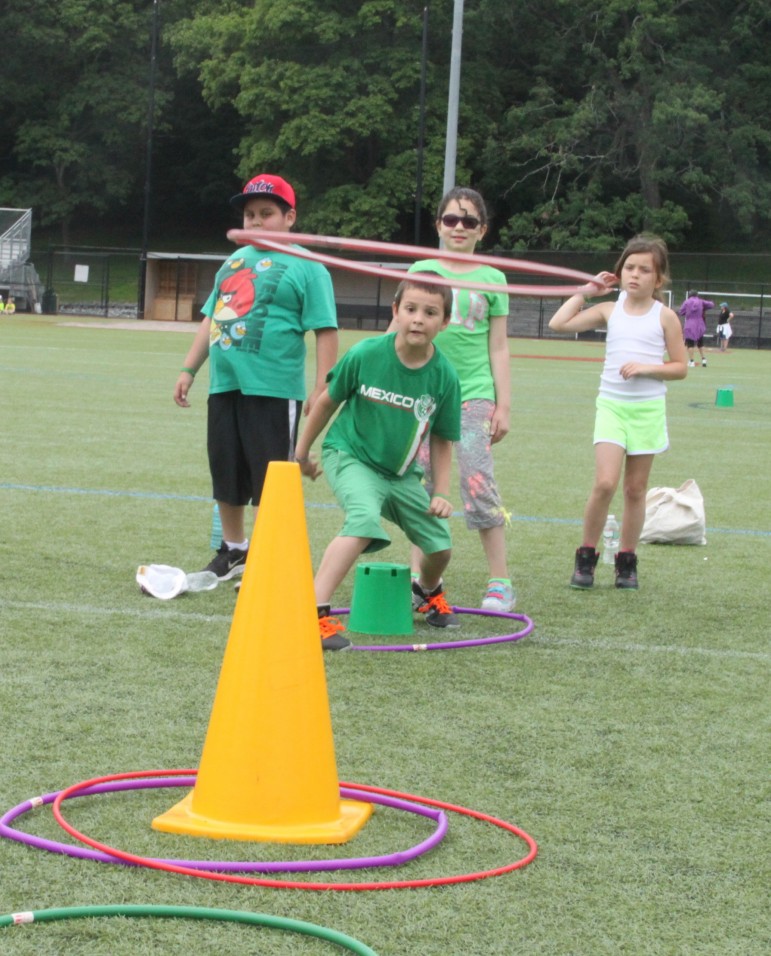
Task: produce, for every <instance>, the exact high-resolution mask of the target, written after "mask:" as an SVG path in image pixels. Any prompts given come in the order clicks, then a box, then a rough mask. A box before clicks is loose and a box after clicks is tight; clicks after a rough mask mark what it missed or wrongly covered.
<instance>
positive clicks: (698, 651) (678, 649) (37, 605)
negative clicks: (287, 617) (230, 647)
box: [0, 598, 771, 661]
mask: <svg viewBox="0 0 771 956" xmlns="http://www.w3.org/2000/svg"><path fill="white" fill-rule="evenodd" d="M151 600H152V599H150V598H148V601H151ZM183 600H184V598H183ZM153 604H155V602H153ZM0 609H7V610H14V611H43V612H52V613H54V614H72V615H76V616H81V617H86V618H88V617H127V618H131V619H135V618H137V617H141V618H146V619H148V620H169V619H172V620H179V621H200V622H202V623H206V624H223V625H226V624H230V623H231V621H232V619H233V618H232V615H230V614H203V613H201V612H200V611H188V610H183V609H182V608H180V607H178V606H177V607H170V606H168V605H166V604H165V603H161V602H158V603H157V604H155V606H152V605H151V606H148V607H146V608H141V609H137V608H106V607H94V606H90V605H87V604H68V603H65V602H60V601H13V600H1V599H0ZM536 627H537V622H536ZM525 640H527V641H531V642H533V643H535V644H539V645H541V646H542V647H579V648H581V649H583V650H599V651H612V652H618V653H622V654H630V653H635V654H678V655H681V656H692V655H699V656H702V657H716V658H720V659H726V660H754V661H771V653H768V652H765V651H740V650H735V649H733V648H721V647H692V646H690V645H681V644H638V643H633V642H629V641H622V642H619V643H617V642H615V641H597V640H591V639H584V638H580V637H541V636H539V635H538V634H535V635H530V636H529V637H528V638H525Z"/></svg>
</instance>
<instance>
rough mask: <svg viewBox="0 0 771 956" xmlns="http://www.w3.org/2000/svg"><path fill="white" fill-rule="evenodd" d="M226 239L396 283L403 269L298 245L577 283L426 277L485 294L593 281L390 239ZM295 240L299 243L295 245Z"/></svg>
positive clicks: (252, 233)
mask: <svg viewBox="0 0 771 956" xmlns="http://www.w3.org/2000/svg"><path fill="white" fill-rule="evenodd" d="M227 236H228V239H230V240H231V242H235V243H237V244H239V245H242V246H243V245H251V246H256V247H257V248H258V249H268V250H271V251H273V252H286V253H288V254H289V255H294V256H297V257H298V258H300V259H310V260H311V261H313V262H320V263H322V264H323V265H326V266H331V267H332V268H336V269H347V270H348V271H349V272H360V273H363V274H364V275H372V276H378V277H381V278H382V277H383V276H385V277H388V278H391V279H396V280H397V281H401V280H402V279H403V278H404V276H405V272H404V271H403V270H399V269H387V268H382V267H380V266H373V265H370V264H368V263H366V262H357V261H355V260H352V259H342V258H340V257H339V256H328V255H325V254H324V253H320V252H311V251H310V250H309V249H303V248H302V247H301V246H302V245H308V246H324V247H327V248H332V249H350V250H352V251H356V252H369V253H372V252H379V253H382V254H383V255H386V256H406V257H407V258H410V259H424V258H425V259H438V258H441V259H445V260H451V261H453V262H463V263H471V264H473V265H488V266H494V267H495V268H497V269H500V270H501V272H507V271H508V272H525V273H527V272H530V273H534V274H535V275H542V276H553V277H556V278H564V279H573V280H574V281H577V282H580V283H581V286H578V285H511V284H506V285H496V284H493V283H486V282H468V281H466V280H464V279H459V278H455V277H453V278H445V277H444V276H439V275H437V276H432V277H431V281H432V282H434V283H436V285H446V286H451V287H452V288H455V289H476V290H481V291H484V292H507V293H509V294H511V295H523V296H536V297H547V296H551V297H554V298H564V297H565V296H570V295H574V294H575V293H577V292H578V291H579V290H580V288H581V287H582V286H584V285H585V284H586V283H587V282H592V281H593V280H594V276H591V275H589V274H588V273H587V272H579V271H578V270H576V269H567V268H565V267H563V266H547V265H543V264H542V263H539V262H527V261H526V260H524V259H504V258H501V257H499V256H488V255H478V254H476V253H473V254H472V253H466V252H450V251H447V250H444V249H441V250H440V249H431V248H429V247H427V246H405V245H399V244H397V243H390V242H375V241H374V240H372V241H370V240H368V239H346V238H343V237H336V236H314V235H312V234H310V233H296V232H272V231H270V230H267V229H231V230H230V231H229V232H228V234H227ZM297 244H300V246H299V247H298V245H297Z"/></svg>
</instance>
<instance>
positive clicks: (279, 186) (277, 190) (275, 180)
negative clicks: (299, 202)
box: [230, 173, 296, 209]
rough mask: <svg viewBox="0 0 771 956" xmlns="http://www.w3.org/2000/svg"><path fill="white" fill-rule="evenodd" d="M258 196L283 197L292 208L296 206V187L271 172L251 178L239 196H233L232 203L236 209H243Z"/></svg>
mask: <svg viewBox="0 0 771 956" xmlns="http://www.w3.org/2000/svg"><path fill="white" fill-rule="evenodd" d="M256 196H267V197H269V198H271V199H282V200H283V201H284V202H285V203H287V204H288V205H289V206H290V207H291V208H292V209H294V208H296V206H295V204H296V200H295V196H294V189H292V187H291V186H290V185H289V183H288V182H287V181H286V180H285V179H282V178H281V177H280V176H271V175H270V174H269V173H260V174H259V175H258V176H255V177H254V179H250V180H249V182H248V183H247V184H246V185H245V186H244V188H243V190H242V191H241V192H240V193H239V194H238V195H237V196H231V198H230V205H231V206H235V207H236V209H243V208H244V206H245V205H246V204H247V203H248V202H249V200H250V199H254V198H255V197H256Z"/></svg>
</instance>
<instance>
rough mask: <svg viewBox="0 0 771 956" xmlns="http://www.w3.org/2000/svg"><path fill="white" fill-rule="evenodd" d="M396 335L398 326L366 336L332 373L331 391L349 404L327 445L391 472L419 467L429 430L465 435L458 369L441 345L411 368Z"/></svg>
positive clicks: (443, 434) (445, 435) (390, 474)
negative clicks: (400, 352)
mask: <svg viewBox="0 0 771 956" xmlns="http://www.w3.org/2000/svg"><path fill="white" fill-rule="evenodd" d="M395 341H396V333H395V332H391V333H389V334H387V335H382V336H378V337H377V338H371V339H362V341H360V342H357V343H356V345H354V346H353V348H352V349H351V350H350V351H349V352H347V353H346V354H345V355H344V356H343V357H342V358H341V359H340V361H339V362H338V363H337V365H335V367H334V368H333V369H332V371H331V372H330V373H329V374H328V375H327V383H328V388H329V395H330V397H331V398H332V400H333V401H335V402H339V403H344V404H341V408H340V410H339V412H338V414H337V417H336V418H335V420H334V421H333V422H332V425H331V426H330V429H329V431H328V432H327V435H326V438H325V439H324V447H325V448H336V449H338V450H339V451H344V452H347V453H348V454H349V455H352V456H353V457H354V458H357V459H358V460H359V461H363V462H364V463H365V464H367V465H369V466H370V467H371V468H374V469H375V471H377V472H379V473H380V474H383V475H387V476H388V477H401V476H403V475H405V474H407V473H408V472H409V471H411V470H414V468H415V456H416V455H417V453H418V447H419V446H420V443H421V441H422V440H423V438H425V436H426V435H427V434H428V433H429V432H434V433H435V434H437V435H439V436H440V437H441V438H446V439H447V440H448V441H458V440H459V439H460V388H459V384H458V376H457V374H456V372H455V370H454V369H453V367H452V366H451V365H450V363H449V362H448V361H447V359H446V358H445V357H444V356H443V355H442V353H441V352H440V351H439V350H438V349H434V354H433V355H432V356H431V358H430V359H429V361H428V362H427V363H426V364H425V365H424V366H423V367H422V368H407V366H406V365H404V364H403V363H402V362H401V361H400V359H399V357H398V356H397V354H396V348H395Z"/></svg>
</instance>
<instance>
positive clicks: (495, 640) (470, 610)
mask: <svg viewBox="0 0 771 956" xmlns="http://www.w3.org/2000/svg"><path fill="white" fill-rule="evenodd" d="M453 611H455V613H456V614H477V615H479V616H480V617H503V618H506V619H507V620H510V621H522V622H524V624H525V627H524V628H523V629H522V630H521V631H515V632H514V633H513V634H499V635H496V636H495V637H477V638H473V639H471V640H468V641H444V642H442V643H438V644H352V645H351V646H350V647H349V648H348V650H349V651H451V650H452V651H454V650H455V649H456V648H461V647H481V646H482V645H484V644H504V643H507V642H511V641H519V640H521V639H522V638H523V637H527V635H528V634H530V633H531V632H532V630H533V628H534V627H535V624H533V622H532V620H531V619H530V618H529V617H528V616H527V615H526V614H512V613H510V612H508V611H482V610H480V609H479V608H475V607H453ZM349 613H350V608H347V607H341V608H333V609H332V610H331V611H330V614H349Z"/></svg>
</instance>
